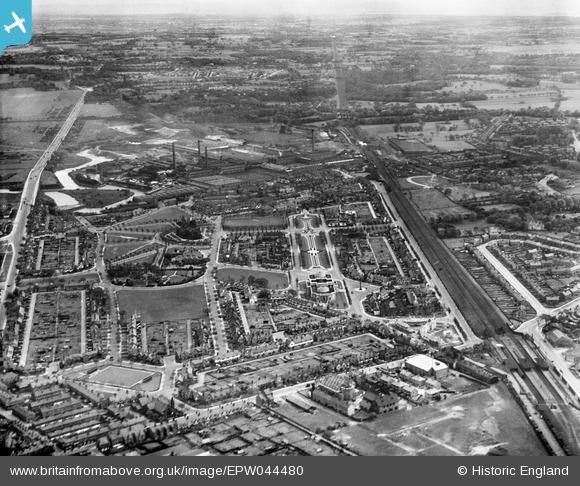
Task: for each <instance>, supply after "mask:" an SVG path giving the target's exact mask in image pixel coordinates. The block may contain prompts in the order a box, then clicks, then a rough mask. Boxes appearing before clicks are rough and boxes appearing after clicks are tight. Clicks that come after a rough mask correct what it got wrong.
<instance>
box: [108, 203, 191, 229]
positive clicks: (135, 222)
mask: <svg viewBox="0 0 580 486" xmlns="http://www.w3.org/2000/svg"><path fill="white" fill-rule="evenodd" d="M190 216H191V215H190V214H189V213H188V212H187V211H184V210H183V209H180V208H178V207H175V206H172V207H167V208H163V209H161V210H160V211H156V212H154V213H153V214H144V215H143V216H140V217H138V218H135V219H132V220H131V221H127V222H126V223H124V225H123V226H140V225H144V224H150V223H163V222H167V221H177V220H180V219H181V218H184V217H190ZM120 226H121V225H115V226H114V227H113V228H118V227H120Z"/></svg>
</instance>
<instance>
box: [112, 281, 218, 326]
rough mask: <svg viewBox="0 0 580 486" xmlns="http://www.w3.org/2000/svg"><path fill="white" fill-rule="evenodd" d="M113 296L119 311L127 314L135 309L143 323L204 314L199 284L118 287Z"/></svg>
mask: <svg viewBox="0 0 580 486" xmlns="http://www.w3.org/2000/svg"><path fill="white" fill-rule="evenodd" d="M117 299H118V302H119V309H120V310H121V312H123V311H124V312H126V315H127V316H131V315H132V314H133V313H134V312H137V313H138V314H140V316H141V320H142V321H145V322H160V321H172V320H175V321H177V320H181V319H202V318H204V317H205V316H206V314H205V309H206V308H207V302H206V300H205V291H204V288H203V286H201V285H195V286H186V287H179V288H171V287H169V288H165V287H164V288H159V287H158V288H153V289H152V288H145V289H135V290H126V289H123V290H118V291H117Z"/></svg>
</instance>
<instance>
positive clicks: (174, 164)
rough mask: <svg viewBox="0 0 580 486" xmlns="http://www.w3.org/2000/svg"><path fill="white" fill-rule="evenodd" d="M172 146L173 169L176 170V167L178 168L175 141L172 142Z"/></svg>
mask: <svg viewBox="0 0 580 486" xmlns="http://www.w3.org/2000/svg"><path fill="white" fill-rule="evenodd" d="M171 148H172V150H173V171H174V172H175V169H176V168H177V165H176V163H175V143H172V144H171Z"/></svg>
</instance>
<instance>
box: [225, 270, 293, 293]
mask: <svg viewBox="0 0 580 486" xmlns="http://www.w3.org/2000/svg"><path fill="white" fill-rule="evenodd" d="M250 276H253V277H255V278H266V279H268V288H269V289H283V288H286V287H288V276H287V275H286V274H285V273H282V272H274V271H268V270H253V269H249V268H220V269H219V270H218V271H217V279H218V280H220V281H222V282H225V281H226V280H229V279H230V278H231V279H232V280H234V282H239V281H240V279H241V278H242V277H243V278H244V282H247V281H248V277H250Z"/></svg>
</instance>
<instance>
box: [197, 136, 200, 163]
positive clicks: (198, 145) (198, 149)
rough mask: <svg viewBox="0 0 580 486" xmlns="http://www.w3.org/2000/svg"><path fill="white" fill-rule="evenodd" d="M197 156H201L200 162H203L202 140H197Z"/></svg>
mask: <svg viewBox="0 0 580 486" xmlns="http://www.w3.org/2000/svg"><path fill="white" fill-rule="evenodd" d="M197 157H198V158H199V163H200V164H201V142H200V141H199V140H198V141H197Z"/></svg>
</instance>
